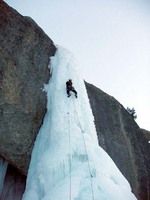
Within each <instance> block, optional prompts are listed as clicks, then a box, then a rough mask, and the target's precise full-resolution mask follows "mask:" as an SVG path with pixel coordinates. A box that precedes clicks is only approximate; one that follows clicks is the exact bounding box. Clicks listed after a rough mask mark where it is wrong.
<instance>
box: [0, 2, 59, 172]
mask: <svg viewBox="0 0 150 200" xmlns="http://www.w3.org/2000/svg"><path fill="white" fill-rule="evenodd" d="M55 51H56V47H55V46H54V44H53V42H52V40H51V39H50V38H49V37H48V36H47V35H46V34H45V33H44V32H43V30H42V29H41V28H39V27H38V25H37V24H36V23H35V22H34V21H33V20H32V19H31V18H29V17H23V16H22V15H20V14H19V13H18V12H16V11H15V10H14V9H12V8H11V7H9V6H8V5H7V4H6V3H4V2H3V1H0V155H1V156H3V157H4V158H5V159H6V160H7V161H8V162H9V163H12V164H13V165H14V166H16V167H17V168H18V169H19V170H20V171H21V172H22V173H23V174H27V169H28V165H29V161H30V154H31V150H32V146H33V142H34V140H35V137H36V134H37V132H38V130H39V127H40V126H41V124H42V120H43V116H44V114H45V111H46V94H45V93H44V92H43V91H42V88H43V86H44V85H43V84H44V83H47V81H48V78H49V70H48V63H49V57H50V56H52V55H54V54H55Z"/></svg>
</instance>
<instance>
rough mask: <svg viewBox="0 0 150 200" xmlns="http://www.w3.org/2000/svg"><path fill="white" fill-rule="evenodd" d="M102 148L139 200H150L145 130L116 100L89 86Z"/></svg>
mask: <svg viewBox="0 0 150 200" xmlns="http://www.w3.org/2000/svg"><path fill="white" fill-rule="evenodd" d="M86 87H87V92H88V96H89V99H90V104H91V107H92V110H93V114H94V117H95V124H96V129H97V133H98V140H99V145H100V146H101V147H102V148H103V149H104V150H105V151H106V152H107V153H108V154H109V155H110V157H111V158H112V159H113V161H114V162H115V163H116V165H117V167H118V168H119V169H120V171H121V172H122V174H123V175H124V176H125V177H126V178H127V180H128V181H129V183H130V185H131V187H132V190H133V193H134V194H135V195H136V197H137V198H138V199H139V200H150V195H149V194H150V158H149V155H150V145H149V144H148V142H147V140H146V139H145V138H144V135H143V133H142V131H141V129H140V128H139V127H138V125H137V124H136V122H135V121H134V120H133V118H132V117H131V116H130V114H129V113H128V112H127V111H126V109H124V108H123V106H122V105H121V104H120V103H119V102H118V101H116V100H115V99H114V98H113V97H111V96H109V95H108V94H106V93H104V92H103V91H101V90H100V89H98V88H96V87H95V86H93V85H91V84H88V83H86Z"/></svg>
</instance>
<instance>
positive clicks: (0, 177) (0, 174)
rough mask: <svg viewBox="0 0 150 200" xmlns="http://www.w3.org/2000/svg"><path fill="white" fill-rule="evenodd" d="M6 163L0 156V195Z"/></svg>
mask: <svg viewBox="0 0 150 200" xmlns="http://www.w3.org/2000/svg"><path fill="white" fill-rule="evenodd" d="M7 166H8V163H7V161H5V160H4V159H3V158H0V197H1V194H2V191H3V185H4V180H5V175H6V171H7Z"/></svg>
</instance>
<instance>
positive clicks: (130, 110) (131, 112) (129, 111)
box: [127, 107, 137, 119]
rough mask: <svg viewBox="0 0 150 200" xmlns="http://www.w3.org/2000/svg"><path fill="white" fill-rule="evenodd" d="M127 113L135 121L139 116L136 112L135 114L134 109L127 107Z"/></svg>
mask: <svg viewBox="0 0 150 200" xmlns="http://www.w3.org/2000/svg"><path fill="white" fill-rule="evenodd" d="M127 111H128V113H129V114H130V115H131V116H132V117H133V119H136V118H137V115H136V112H135V109H134V108H132V109H130V108H129V107H127Z"/></svg>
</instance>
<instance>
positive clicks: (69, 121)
mask: <svg viewBox="0 0 150 200" xmlns="http://www.w3.org/2000/svg"><path fill="white" fill-rule="evenodd" d="M67 115H68V123H69V124H68V125H69V172H70V177H69V179H70V183H69V188H70V190H69V199H70V200H71V198H72V197H71V182H72V180H71V140H70V139H71V137H70V132H71V120H70V114H69V112H68V113H67Z"/></svg>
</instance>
